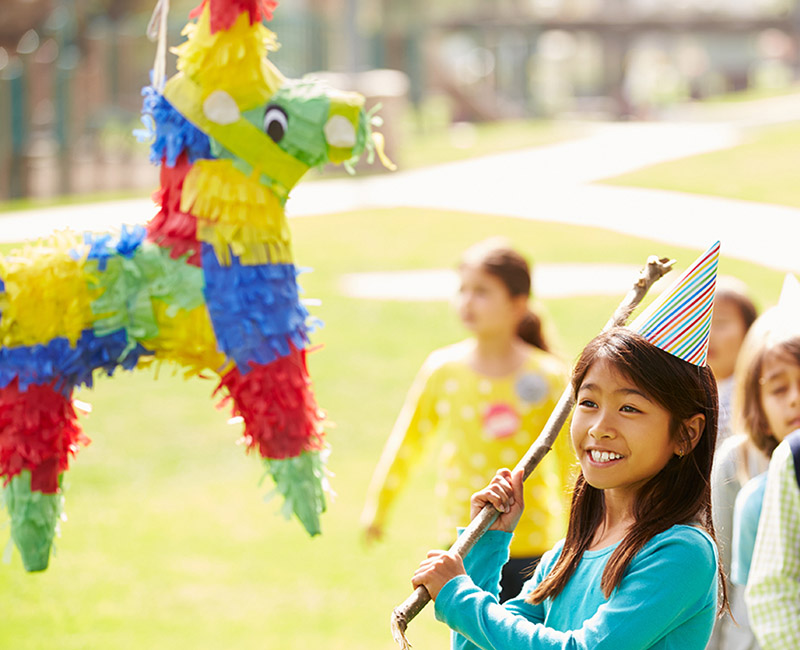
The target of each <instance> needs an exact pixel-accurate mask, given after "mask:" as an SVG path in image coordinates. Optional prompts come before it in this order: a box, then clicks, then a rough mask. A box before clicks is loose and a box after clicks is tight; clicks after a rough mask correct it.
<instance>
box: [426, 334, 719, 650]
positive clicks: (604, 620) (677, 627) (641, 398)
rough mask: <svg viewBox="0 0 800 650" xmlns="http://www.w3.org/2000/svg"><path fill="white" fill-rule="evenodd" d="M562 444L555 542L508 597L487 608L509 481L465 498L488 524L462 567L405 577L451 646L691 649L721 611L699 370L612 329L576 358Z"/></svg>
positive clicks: (706, 415)
mask: <svg viewBox="0 0 800 650" xmlns="http://www.w3.org/2000/svg"><path fill="white" fill-rule="evenodd" d="M572 386H573V389H574V391H575V396H576V401H577V407H576V410H575V413H574V415H573V418H572V424H571V427H570V434H571V439H572V444H573V447H574V448H575V451H576V454H577V455H578V458H579V460H580V465H581V472H580V474H579V476H578V479H577V481H576V485H575V489H574V492H573V496H572V509H571V513H570V521H569V528H568V531H567V537H566V539H565V540H564V541H563V542H560V543H559V544H557V545H556V546H555V548H553V549H552V550H550V551H548V553H547V554H545V556H544V557H543V559H542V562H541V564H540V566H539V567H538V568H537V570H536V572H535V574H534V575H533V577H532V578H531V579H530V580H529V581H528V582H527V583H526V584H525V586H524V587H523V589H522V592H521V593H520V594H519V596H518V597H517V598H515V599H512V600H511V601H508V602H507V603H505V604H504V605H500V604H498V601H497V588H498V587H497V585H498V581H499V575H500V567H501V566H502V565H503V563H504V562H505V559H506V558H507V556H508V543H509V541H510V538H511V533H512V532H513V530H514V528H515V526H516V524H517V522H518V521H519V519H520V517H521V515H522V511H523V507H524V504H523V496H522V495H523V492H522V473H521V472H515V473H513V474H512V473H511V472H510V471H509V470H501V471H499V472H498V473H497V475H496V476H495V478H494V479H493V480H492V482H491V484H490V485H489V486H488V487H487V488H485V489H484V490H482V491H480V492H478V493H476V494H475V495H473V497H472V502H471V507H472V511H473V516H474V515H476V514H477V512H478V511H479V510H480V509H481V508H482V507H483V506H484V505H485V504H486V503H491V504H492V505H493V506H494V507H495V508H497V510H498V511H500V513H501V514H500V515H499V517H498V519H497V521H496V522H495V523H494V524H493V526H492V530H490V531H489V533H487V535H485V536H484V538H483V539H481V541H480V542H478V544H477V545H476V547H475V548H474V549H473V551H472V553H471V554H470V555H469V556H468V557H467V561H466V567H465V564H464V563H463V562H462V561H461V559H460V558H459V557H458V555H456V554H453V553H450V552H445V551H431V552H430V553H429V554H428V558H427V559H426V560H425V561H423V562H422V564H421V565H420V568H419V569H418V570H417V572H416V573H415V575H414V578H413V580H412V583H413V584H414V586H415V587H416V586H419V585H424V586H425V587H426V589H427V590H428V591H429V592H430V594H431V596H432V597H433V599H434V600H435V608H436V616H437V618H438V619H439V620H442V621H444V622H445V623H447V624H448V625H449V626H450V627H451V628H452V630H453V632H454V634H453V647H454V648H458V649H464V650H466V649H472V648H475V647H479V648H484V649H487V650H488V649H497V650H500V649H503V650H516V649H518V648H526V649H528V648H530V649H535V648H546V649H554V650H555V649H563V650H567V649H584V648H585V649H588V648H595V649H597V650H604V649H607V650H645V649H646V648H658V649H659V650H661V649H663V650H694V649H697V650H701V649H702V648H705V645H706V643H707V642H708V639H709V636H710V635H711V629H712V627H713V624H714V619H715V617H716V614H717V609H718V608H717V592H718V590H721V594H722V605H723V607H724V606H726V603H727V599H726V596H725V585H724V582H723V581H721V579H720V577H721V574H720V571H719V567H718V562H717V550H716V543H715V541H714V529H713V524H712V521H711V501H710V492H709V491H710V488H709V477H710V474H711V463H712V458H713V450H714V446H715V443H716V429H717V426H716V425H717V392H716V387H715V384H714V379H713V376H712V374H711V371H710V370H709V369H708V368H707V367H705V366H695V365H692V364H689V363H687V362H685V361H682V360H681V359H678V358H677V357H674V356H672V355H670V354H668V353H666V352H664V351H662V350H660V349H659V348H657V347H655V346H654V345H652V344H651V343H649V342H648V341H646V340H645V339H644V338H643V337H641V336H640V335H638V334H636V333H634V332H632V331H630V330H626V329H623V328H617V329H614V330H611V331H609V332H606V333H603V334H601V335H600V336H598V337H597V338H595V339H594V340H593V341H592V342H591V343H589V345H588V346H587V347H586V348H585V349H584V351H583V353H582V354H581V357H580V359H579V360H578V363H577V364H576V366H575V369H574V371H573V375H572Z"/></svg>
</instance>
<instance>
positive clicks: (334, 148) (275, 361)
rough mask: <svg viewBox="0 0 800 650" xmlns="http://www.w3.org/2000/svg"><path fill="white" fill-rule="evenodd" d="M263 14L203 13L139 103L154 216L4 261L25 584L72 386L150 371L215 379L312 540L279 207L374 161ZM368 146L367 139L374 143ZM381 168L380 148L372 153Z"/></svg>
mask: <svg viewBox="0 0 800 650" xmlns="http://www.w3.org/2000/svg"><path fill="white" fill-rule="evenodd" d="M272 9H274V2H272V1H271V0H203V3H202V4H201V5H200V6H199V7H198V8H197V9H196V10H195V11H194V12H193V13H192V15H191V18H197V21H196V22H190V23H189V24H188V25H187V27H186V29H185V32H184V33H185V34H186V35H187V36H188V38H187V40H186V41H185V42H184V43H182V44H181V45H180V46H179V47H177V48H176V50H175V52H176V53H177V55H178V73H177V74H175V75H174V76H173V77H172V78H170V79H169V80H168V81H167V83H166V85H164V86H163V88H158V87H147V88H145V90H144V95H145V101H144V113H145V122H146V123H148V122H149V126H150V131H151V135H152V137H153V141H152V148H151V158H152V160H153V161H154V162H157V163H160V164H161V188H160V189H159V190H158V191H157V192H156V194H155V195H154V198H155V200H156V202H157V203H158V204H159V205H160V211H159V212H158V214H157V215H156V216H155V217H154V218H153V219H152V220H151V221H150V223H149V224H148V226H147V229H146V231H145V229H144V228H142V227H139V228H133V229H127V228H123V229H122V234H121V236H119V237H118V238H114V239H112V237H111V236H110V235H99V236H98V235H89V234H87V235H85V236H84V237H83V239H82V240H81V239H79V238H78V237H76V236H75V235H70V234H69V233H59V234H57V235H55V236H53V237H52V238H51V239H50V240H49V241H47V242H43V243H41V244H40V245H38V246H33V247H28V248H25V249H24V250H22V251H17V252H15V253H14V254H13V255H11V256H9V257H6V258H5V259H2V260H0V281H1V282H0V292H2V293H0V310H1V311H2V317H1V318H0V337H1V338H0V341H1V342H2V348H1V349H0V476H2V477H3V481H4V485H5V493H4V497H5V504H6V506H7V508H8V512H9V515H10V518H11V536H12V539H13V540H14V542H15V543H16V545H17V547H18V548H19V549H20V552H21V554H22V557H23V562H24V564H25V568H26V569H27V570H28V571H37V570H43V569H45V568H47V564H48V559H49V555H50V546H51V542H52V539H53V536H54V534H55V531H56V526H57V522H58V519H59V516H60V514H61V504H62V501H63V497H62V495H61V492H60V485H61V479H62V477H63V472H64V471H65V470H66V469H67V468H68V461H69V458H70V456H71V455H74V454H75V452H76V451H77V449H78V446H79V445H80V444H84V443H86V442H88V440H87V439H86V438H85V437H84V436H83V434H82V433H81V431H80V428H79V426H78V424H77V422H76V414H75V411H74V408H73V403H72V393H73V390H74V389H75V387H77V386H81V385H86V386H91V385H92V373H93V371H95V370H98V369H102V370H104V371H105V372H107V373H108V374H109V375H110V374H112V372H113V371H114V370H115V369H116V368H117V366H122V367H123V368H126V369H132V368H134V367H136V366H137V365H142V364H146V363H149V362H151V361H153V360H161V359H164V360H172V361H177V362H178V363H180V364H182V365H183V366H185V367H186V369H187V374H194V375H199V374H200V373H206V372H208V371H214V372H216V373H218V374H219V375H220V384H219V388H218V390H223V391H224V392H226V393H227V397H226V399H230V400H232V401H233V411H234V414H235V415H237V416H241V418H242V419H243V421H244V427H245V433H244V439H245V440H246V441H247V444H248V447H249V448H255V449H257V450H258V453H259V454H260V455H261V457H262V458H263V459H264V463H265V465H266V467H267V470H268V471H269V473H271V475H272V477H273V479H274V480H275V483H276V486H277V490H278V491H279V492H280V493H281V494H283V496H284V498H285V499H286V501H285V504H284V511H285V512H292V511H293V512H294V513H295V514H296V515H297V516H298V517H299V519H300V520H301V521H302V523H303V525H304V526H305V528H306V529H307V530H308V532H309V533H310V534H312V535H314V534H317V533H318V532H319V514H320V513H321V512H322V511H324V509H325V500H324V491H323V484H324V480H325V479H324V467H323V460H322V457H321V455H322V454H323V453H324V449H323V448H324V442H323V432H322V426H321V420H322V418H323V413H322V412H321V411H320V410H319V408H318V407H317V404H316V402H315V400H314V397H313V395H312V393H311V390H310V381H309V377H308V372H307V368H306V353H305V349H304V348H305V345H306V344H307V342H308V331H309V327H310V326H311V324H312V323H310V322H309V314H308V312H307V311H306V309H305V307H304V306H303V304H302V302H301V300H300V299H299V297H298V286H297V281H296V276H297V274H298V270H297V268H296V267H295V266H294V264H293V259H292V252H291V243H290V238H289V229H288V227H287V223H286V217H285V214H284V204H285V201H286V199H287V197H288V194H289V191H290V190H291V189H292V187H294V185H295V184H296V183H297V181H298V180H299V179H300V178H301V177H302V176H303V174H304V173H305V172H306V171H307V170H308V169H309V168H311V167H314V166H317V165H322V164H323V163H326V162H328V161H331V162H336V163H340V162H349V161H353V160H356V159H357V158H358V157H359V156H360V155H361V154H362V153H363V152H364V151H365V150H367V151H368V152H369V153H372V151H373V149H374V146H373V142H372V136H373V135H377V134H372V132H371V129H370V119H369V117H368V116H367V115H366V114H365V111H364V98H363V97H361V96H360V95H357V94H354V93H344V92H337V91H333V90H332V89H329V88H327V87H325V86H323V85H322V84H320V83H316V82H313V81H302V80H287V79H285V78H284V77H283V76H282V75H281V74H280V72H279V71H278V70H277V69H276V68H275V67H274V66H273V65H272V64H271V63H270V62H269V61H268V60H267V51H268V50H271V49H274V48H275V47H276V43H275V39H274V35H273V34H272V33H271V32H270V31H269V30H268V29H267V28H266V27H264V25H263V24H262V19H264V18H267V19H269V18H271V13H270V12H271V11H272ZM376 141H377V138H376ZM379 153H380V151H379Z"/></svg>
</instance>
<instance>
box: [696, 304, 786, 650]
mask: <svg viewBox="0 0 800 650" xmlns="http://www.w3.org/2000/svg"><path fill="white" fill-rule="evenodd" d="M781 302H785V300H784V298H783V294H782V298H781ZM784 312H785V309H783V308H780V307H776V308H773V309H771V310H768V311H767V312H766V313H764V314H763V315H762V316H761V317H760V318H758V319H757V320H756V321H755V323H753V325H752V327H751V328H750V330H749V331H748V333H747V336H746V337H745V340H744V343H743V344H742V348H741V351H740V353H739V359H738V362H737V365H736V373H735V374H736V386H735V389H734V398H733V406H734V414H733V421H734V430H735V431H736V433H737V435H734V436H732V437H731V438H730V439H729V440H728V441H726V442H725V443H724V444H723V445H722V446H721V447H720V450H719V453H718V459H717V463H716V466H715V468H714V474H713V476H712V488H711V494H712V499H713V506H714V524H715V526H716V530H717V538H718V540H719V543H720V548H721V553H720V555H721V558H722V562H723V568H724V570H725V573H726V575H727V576H728V577H729V578H730V580H731V582H732V583H733V584H732V585H730V599H731V612H732V615H733V620H732V619H731V618H730V617H728V616H724V617H722V618H721V619H720V620H719V621H718V622H717V626H716V628H715V630H714V635H713V636H712V640H711V643H710V644H709V648H712V649H713V650H717V648H719V649H720V650H728V649H730V650H757V649H758V647H759V645H758V642H757V641H756V638H755V636H754V634H753V632H752V630H751V629H750V626H749V622H748V618H749V617H748V613H747V608H746V606H745V602H744V585H745V584H746V583H747V572H748V570H749V565H750V557H751V555H752V550H753V545H754V544H755V531H756V529H757V526H758V515H759V513H760V510H761V497H762V496H763V493H764V482H765V481H766V474H765V473H764V472H765V471H766V468H767V464H768V462H769V458H770V456H771V455H772V452H773V450H774V449H775V447H777V446H778V443H779V442H780V441H781V440H783V438H785V437H786V435H787V434H788V433H790V432H791V430H792V429H791V428H788V429H787V426H789V425H788V423H786V422H778V421H777V420H776V419H775V418H776V417H777V414H778V411H777V410H776V409H777V408H779V401H780V399H779V397H778V396H777V395H776V394H775V391H776V390H777V391H780V390H783V388H784V384H785V381H786V377H785V373H783V372H782V370H783V369H785V366H786V364H787V363H789V362H790V361H791V359H792V358H793V352H792V349H793V347H795V346H797V345H800V336H798V334H800V330H798V326H796V325H794V324H793V321H792V319H791V318H787V317H786V315H785V313H784ZM793 341H795V343H793ZM796 353H800V350H798V352H796ZM796 353H795V354H796ZM798 363H800V356H799V357H798ZM754 477H755V478H754ZM751 479H752V481H754V482H752V481H751ZM749 481H750V482H749ZM754 497H755V498H754ZM737 511H738V513H739V514H738V515H737V514H736V512H737ZM745 513H746V514H745Z"/></svg>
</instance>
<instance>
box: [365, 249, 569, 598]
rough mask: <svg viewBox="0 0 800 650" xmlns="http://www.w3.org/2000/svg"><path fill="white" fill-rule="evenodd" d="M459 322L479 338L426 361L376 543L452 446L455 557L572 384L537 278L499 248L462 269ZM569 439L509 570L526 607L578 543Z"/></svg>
mask: <svg viewBox="0 0 800 650" xmlns="http://www.w3.org/2000/svg"><path fill="white" fill-rule="evenodd" d="M459 274H460V280H461V285H460V289H459V293H458V298H457V306H458V313H459V316H460V317H461V320H462V322H463V323H464V325H465V326H466V327H467V329H468V330H469V331H470V332H471V333H472V336H471V337H470V338H469V339H467V340H465V341H462V342H460V343H456V344H454V345H451V346H448V347H446V348H442V349H440V350H436V351H434V352H433V353H432V354H431V355H430V356H429V357H428V359H427V360H426V361H425V363H424V365H423V367H422V369H421V370H420V372H419V374H418V376H417V378H416V380H415V381H414V384H413V385H412V387H411V390H410V391H409V394H408V397H407V399H406V402H405V404H404V406H403V409H402V411H401V413H400V416H399V417H398V419H397V422H396V423H395V426H394V429H393V430H392V434H391V436H390V437H389V440H388V441H387V443H386V446H385V448H384V450H383V453H382V455H381V459H380V461H379V463H378V466H377V467H376V469H375V473H374V475H373V477H372V482H371V484H370V489H369V494H368V497H367V503H366V505H365V508H364V513H363V515H362V522H363V524H364V526H365V527H366V534H367V538H368V539H378V538H380V537H381V535H382V533H383V528H384V524H385V521H386V517H387V513H388V510H389V508H390V506H391V503H392V501H393V500H394V498H395V497H396V496H397V493H398V492H399V490H400V489H401V487H402V485H403V483H404V482H405V480H406V478H407V476H408V473H409V470H410V469H411V468H412V467H413V466H414V465H415V462H416V460H417V458H418V457H419V455H420V454H421V452H422V451H423V448H424V445H425V444H426V443H428V442H429V441H430V440H432V439H433V438H434V437H435V438H437V440H438V441H439V442H440V443H441V445H440V451H439V459H438V463H437V466H438V468H439V475H438V478H437V482H436V497H437V501H438V505H439V509H440V514H441V516H440V517H439V522H440V525H439V536H440V540H441V543H442V544H443V545H444V546H449V545H450V544H451V543H452V541H453V540H454V539H455V535H456V528H457V527H458V526H465V525H466V524H467V523H468V522H469V507H470V506H469V500H470V496H471V494H472V493H473V492H475V491H476V490H478V489H480V488H481V487H483V486H485V485H486V484H487V483H488V481H489V480H491V478H492V477H493V476H494V473H495V471H496V470H497V469H498V468H499V467H513V466H514V465H515V464H516V463H517V461H518V460H519V459H520V458H521V457H522V455H523V454H524V452H525V451H526V450H527V449H528V447H529V446H530V444H531V443H532V442H533V441H534V439H535V438H536V436H538V434H539V433H540V431H541V430H542V429H543V427H544V425H545V423H546V422H547V419H548V417H549V416H550V413H551V411H552V410H553V407H554V406H555V404H556V402H557V401H558V398H559V397H560V395H561V392H562V391H563V389H564V386H565V385H566V381H567V372H566V368H565V366H564V365H563V364H562V362H561V361H560V360H559V359H557V358H556V357H555V356H553V355H552V354H550V353H549V352H548V351H547V350H548V348H547V344H546V342H545V341H544V337H543V335H542V332H541V324H540V321H539V318H538V317H537V316H536V315H535V314H533V313H532V312H531V311H530V309H529V307H528V300H529V297H530V290H531V276H530V270H529V267H528V264H527V262H526V261H525V259H524V258H523V257H522V256H521V255H520V254H519V253H517V252H515V251H513V250H511V249H510V248H507V247H505V246H499V245H497V244H496V243H493V242H484V243H482V244H478V245H476V246H475V247H473V248H471V249H470V250H468V251H467V252H466V253H465V255H464V258H463V260H462V263H461V265H460V267H459ZM573 463H574V455H573V454H572V451H571V449H570V448H569V442H568V436H565V435H560V436H559V438H558V441H557V442H556V444H555V446H554V448H553V450H552V452H551V453H549V454H548V455H547V456H546V457H545V458H544V460H543V461H542V463H541V464H540V465H539V467H538V468H537V469H536V471H535V472H534V473H533V474H532V475H531V477H530V478H529V479H528V481H527V482H526V483H525V490H526V495H525V498H526V503H528V504H530V505H529V506H528V508H529V509H530V511H531V513H532V516H530V517H525V518H524V519H523V520H522V521H521V522H520V523H519V526H518V527H517V530H516V533H515V535H514V539H513V541H512V543H511V560H510V561H509V563H508V564H507V565H506V567H505V568H504V570H503V580H502V584H501V586H502V592H501V599H506V598H509V597H512V596H515V595H516V594H518V593H519V591H520V589H521V588H522V583H523V581H524V580H525V579H526V578H527V577H528V576H529V575H530V573H531V571H532V566H533V565H534V564H535V562H536V561H538V558H539V557H540V556H541V555H542V553H544V552H545V551H546V550H548V549H550V548H551V547H552V546H553V544H554V543H555V542H556V541H557V540H559V539H561V538H562V537H563V536H564V533H565V531H566V511H567V501H566V500H567V494H568V491H569V488H568V486H569V474H570V470H571V467H572V464H573Z"/></svg>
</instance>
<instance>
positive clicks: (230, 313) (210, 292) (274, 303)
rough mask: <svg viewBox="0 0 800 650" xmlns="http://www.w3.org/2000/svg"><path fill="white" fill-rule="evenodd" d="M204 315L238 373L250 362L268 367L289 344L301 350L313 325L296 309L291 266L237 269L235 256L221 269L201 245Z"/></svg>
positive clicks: (304, 312)
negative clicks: (206, 316)
mask: <svg viewBox="0 0 800 650" xmlns="http://www.w3.org/2000/svg"><path fill="white" fill-rule="evenodd" d="M202 260H203V273H204V276H205V289H204V291H203V293H204V294H205V298H206V305H207V307H208V313H209V315H210V316H211V322H212V324H213V326H214V333H215V334H216V337H217V344H218V347H219V349H220V350H221V351H222V352H224V353H225V354H227V355H228V356H229V357H230V358H232V359H233V360H234V361H235V362H236V365H237V366H238V368H239V371H240V372H241V373H243V374H244V373H246V372H248V371H249V369H250V363H252V362H255V363H258V364H268V363H271V362H272V361H274V360H275V359H277V358H278V357H283V356H286V355H288V354H289V352H290V348H289V343H290V342H291V343H292V344H293V345H294V346H295V347H296V348H298V349H300V348H303V347H305V345H306V344H307V343H308V333H309V332H310V331H311V330H312V329H313V327H314V323H313V322H307V321H308V311H307V310H306V308H305V307H303V305H301V304H300V298H299V287H298V285H297V275H298V270H297V269H296V268H295V266H294V265H293V264H254V265H242V264H241V263H240V262H239V259H238V258H237V257H236V256H235V255H231V264H230V265H229V266H221V265H220V264H219V261H218V260H217V256H216V254H215V253H214V248H213V247H212V246H210V245H209V244H206V243H204V244H203V253H202Z"/></svg>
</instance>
